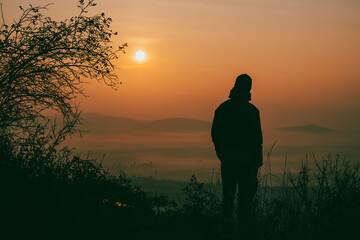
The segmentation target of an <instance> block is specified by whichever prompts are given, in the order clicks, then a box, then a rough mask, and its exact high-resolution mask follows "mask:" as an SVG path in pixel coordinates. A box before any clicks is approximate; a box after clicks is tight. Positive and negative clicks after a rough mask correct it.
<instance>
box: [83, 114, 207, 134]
mask: <svg viewBox="0 0 360 240" xmlns="http://www.w3.org/2000/svg"><path fill="white" fill-rule="evenodd" d="M81 116H82V119H83V120H82V123H83V124H82V126H81V127H80V128H81V129H83V130H87V131H88V132H89V134H91V135H116V134H122V133H130V132H131V133H140V132H205V131H210V128H211V122H208V121H202V120H194V119H188V118H167V119H161V120H155V121H142V120H135V119H129V118H122V117H115V116H107V115H101V114H94V113H85V114H82V115H81Z"/></svg>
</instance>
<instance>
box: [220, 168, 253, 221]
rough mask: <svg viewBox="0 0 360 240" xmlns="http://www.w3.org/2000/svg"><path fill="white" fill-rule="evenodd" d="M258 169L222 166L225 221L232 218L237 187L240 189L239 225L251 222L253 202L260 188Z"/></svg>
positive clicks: (223, 214) (223, 213)
mask: <svg viewBox="0 0 360 240" xmlns="http://www.w3.org/2000/svg"><path fill="white" fill-rule="evenodd" d="M257 172H258V167H254V166H248V165H244V166H224V165H223V164H222V165H221V176H222V183H223V199H222V216H223V219H224V220H229V219H231V218H232V214H233V211H234V198H235V193H236V186H237V188H238V196H239V197H238V209H237V217H238V221H239V223H246V222H249V220H250V218H251V211H252V209H251V208H252V202H253V198H254V195H255V193H256V191H257V187H258V179H257Z"/></svg>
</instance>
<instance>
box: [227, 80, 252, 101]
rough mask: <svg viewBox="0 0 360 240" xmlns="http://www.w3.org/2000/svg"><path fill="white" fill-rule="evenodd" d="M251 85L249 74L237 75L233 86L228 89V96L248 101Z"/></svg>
mask: <svg viewBox="0 0 360 240" xmlns="http://www.w3.org/2000/svg"><path fill="white" fill-rule="evenodd" d="M251 85H252V79H251V77H250V76H249V75H247V74H241V75H239V76H238V77H237V78H236V81H235V85H234V87H233V88H232V89H231V91H230V95H229V98H231V99H241V100H246V101H250V100H251V94H250V90H251Z"/></svg>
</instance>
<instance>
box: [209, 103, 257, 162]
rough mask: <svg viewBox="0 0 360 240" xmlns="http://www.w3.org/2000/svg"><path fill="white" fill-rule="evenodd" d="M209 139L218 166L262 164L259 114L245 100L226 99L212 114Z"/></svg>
mask: <svg viewBox="0 0 360 240" xmlns="http://www.w3.org/2000/svg"><path fill="white" fill-rule="evenodd" d="M211 137H212V140H213V143H214V146H215V151H216V154H217V156H218V158H219V159H220V161H221V164H222V165H230V166H236V165H244V164H246V165H253V166H257V167H259V166H261V165H262V163H263V154H262V143H263V136H262V131H261V124H260V114H259V110H258V109H257V108H256V107H255V106H254V105H253V104H251V103H249V102H248V101H246V100H241V99H229V100H227V101H225V102H223V103H222V104H220V106H219V107H218V108H217V109H216V111H215V115H214V120H213V124H212V128H211Z"/></svg>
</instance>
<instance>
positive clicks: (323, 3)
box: [2, 0, 360, 130]
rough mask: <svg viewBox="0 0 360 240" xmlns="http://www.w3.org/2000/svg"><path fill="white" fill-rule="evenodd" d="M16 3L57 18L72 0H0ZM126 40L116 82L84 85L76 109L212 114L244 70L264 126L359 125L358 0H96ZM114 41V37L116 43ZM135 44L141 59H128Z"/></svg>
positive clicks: (13, 8)
mask: <svg viewBox="0 0 360 240" xmlns="http://www.w3.org/2000/svg"><path fill="white" fill-rule="evenodd" d="M2 2H3V9H4V14H5V18H6V19H11V18H15V17H16V16H17V15H18V14H19V13H20V12H19V11H18V8H17V6H18V5H23V6H26V4H28V3H33V4H34V5H43V4H45V3H48V2H54V3H55V5H52V6H50V11H48V14H49V15H51V16H53V17H55V18H56V19H62V18H65V17H66V18H69V17H70V16H72V15H74V14H76V13H77V9H76V5H77V1H76V0H51V1H50V0H48V1H43V0H41V1H40V0H33V1H28V0H26V1H25V0H22V1H12V0H2ZM97 3H98V6H97V7H96V8H94V12H105V13H106V14H107V15H108V16H110V17H111V18H112V19H113V25H112V28H113V29H114V30H115V31H118V32H119V36H118V38H117V39H114V40H116V42H117V43H118V44H120V43H122V42H127V43H128V44H129V48H128V49H127V53H126V54H125V55H122V56H120V58H119V60H117V62H116V65H117V67H119V69H118V70H117V71H118V74H119V78H120V80H121V81H122V82H123V85H122V86H121V87H120V89H119V90H118V91H113V90H111V89H110V88H107V87H106V86H104V85H101V84H98V83H92V84H89V85H88V86H87V93H88V95H90V98H88V99H86V100H82V104H81V106H82V109H83V110H84V112H96V113H103V114H109V115H116V116H123V117H130V118H137V119H159V118H164V117H190V118H196V119H205V120H211V119H212V116H213V111H214V109H215V108H216V107H217V105H218V104H219V103H220V102H221V101H223V100H225V99H227V95H228V93H229V90H230V89H231V87H232V86H233V83H234V80H235V78H236V76H237V75H238V74H241V73H248V74H249V75H250V76H251V77H252V78H253V91H252V95H253V99H254V100H253V103H255V104H256V105H257V106H258V108H259V109H260V111H261V115H262V123H263V126H265V127H268V128H275V127H281V126H284V125H286V126H288V125H295V124H308V123H315V124H319V125H324V126H326V127H333V128H337V129H342V128H343V129H348V130H351V129H356V130H360V125H359V123H358V122H360V94H359V90H360V44H359V43H360V14H359V12H360V1H357V0H297V1H289V0H244V1H241V0H221V1H220V0H181V1H170V0H101V1H100V0H98V1H97ZM116 42H115V43H116ZM139 49H142V50H143V51H145V52H146V54H147V57H148V58H147V61H146V62H144V63H136V62H135V61H134V60H133V55H134V53H135V52H136V51H137V50H139Z"/></svg>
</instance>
